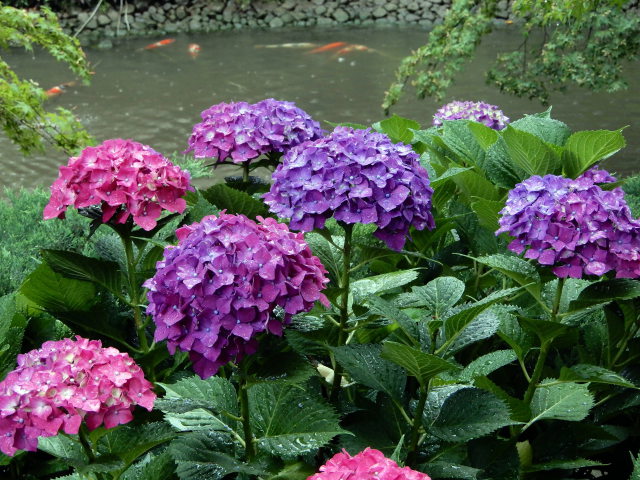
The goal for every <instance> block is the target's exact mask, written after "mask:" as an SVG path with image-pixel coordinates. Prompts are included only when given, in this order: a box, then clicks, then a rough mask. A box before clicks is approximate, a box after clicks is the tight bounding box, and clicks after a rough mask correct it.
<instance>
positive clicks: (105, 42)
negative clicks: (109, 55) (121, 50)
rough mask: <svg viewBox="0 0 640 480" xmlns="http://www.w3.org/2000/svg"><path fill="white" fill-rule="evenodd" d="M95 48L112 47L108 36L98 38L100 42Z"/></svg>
mask: <svg viewBox="0 0 640 480" xmlns="http://www.w3.org/2000/svg"><path fill="white" fill-rule="evenodd" d="M96 48H99V49H101V50H108V49H110V48H113V42H112V41H111V40H110V39H109V38H103V39H102V40H100V42H99V43H98V44H97V45H96Z"/></svg>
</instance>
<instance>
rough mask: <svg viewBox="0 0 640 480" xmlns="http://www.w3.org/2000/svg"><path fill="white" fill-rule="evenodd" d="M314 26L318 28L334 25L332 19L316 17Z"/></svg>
mask: <svg viewBox="0 0 640 480" xmlns="http://www.w3.org/2000/svg"><path fill="white" fill-rule="evenodd" d="M316 24H317V25H318V26H320V27H327V26H329V25H334V24H335V20H333V19H332V18H328V17H318V18H317V19H316Z"/></svg>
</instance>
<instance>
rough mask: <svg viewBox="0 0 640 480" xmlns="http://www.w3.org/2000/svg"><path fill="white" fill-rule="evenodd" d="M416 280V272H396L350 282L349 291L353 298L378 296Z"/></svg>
mask: <svg viewBox="0 0 640 480" xmlns="http://www.w3.org/2000/svg"><path fill="white" fill-rule="evenodd" d="M416 278H418V272H417V270H398V271H396V272H391V273H383V274H381V275H374V276H372V277H366V278H361V279H360V280H355V281H353V282H351V286H350V291H351V293H352V294H353V296H354V298H356V299H357V298H365V297H369V296H371V295H378V294H380V293H382V292H386V291H388V290H393V289H394V288H398V287H402V286H404V285H406V284H407V283H411V282H413V281H414V280H415V279H416Z"/></svg>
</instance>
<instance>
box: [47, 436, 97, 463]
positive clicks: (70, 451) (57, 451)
mask: <svg viewBox="0 0 640 480" xmlns="http://www.w3.org/2000/svg"><path fill="white" fill-rule="evenodd" d="M38 450H42V451H43V452H47V453H48V454H50V455H53V456H54V457H56V458H60V459H62V460H63V461H65V462H66V463H68V464H69V465H72V466H74V467H76V468H81V467H83V466H85V465H87V464H88V463H89V458H88V457H87V455H86V454H85V452H84V450H83V449H82V445H81V444H80V442H79V441H77V440H75V439H74V438H71V437H68V436H66V435H56V436H55V437H41V438H39V439H38Z"/></svg>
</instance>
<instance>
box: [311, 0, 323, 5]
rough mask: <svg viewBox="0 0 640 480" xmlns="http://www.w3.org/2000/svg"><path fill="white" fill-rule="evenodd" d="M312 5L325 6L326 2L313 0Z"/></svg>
mask: <svg viewBox="0 0 640 480" xmlns="http://www.w3.org/2000/svg"><path fill="white" fill-rule="evenodd" d="M311 3H315V4H316V5H323V4H324V0H311Z"/></svg>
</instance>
